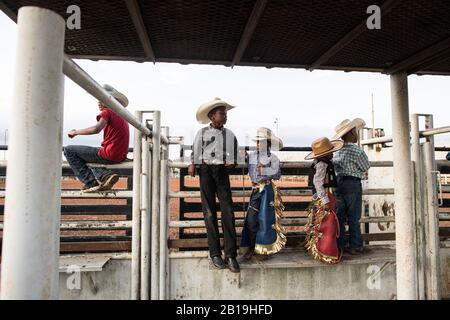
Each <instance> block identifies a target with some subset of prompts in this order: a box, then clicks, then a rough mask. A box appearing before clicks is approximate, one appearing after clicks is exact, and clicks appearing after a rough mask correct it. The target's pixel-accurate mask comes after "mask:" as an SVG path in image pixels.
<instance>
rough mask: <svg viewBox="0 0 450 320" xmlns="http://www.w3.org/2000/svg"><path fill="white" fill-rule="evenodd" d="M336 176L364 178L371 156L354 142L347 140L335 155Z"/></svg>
mask: <svg viewBox="0 0 450 320" xmlns="http://www.w3.org/2000/svg"><path fill="white" fill-rule="evenodd" d="M333 164H334V170H335V172H336V176H338V177H345V176H351V177H356V178H360V179H363V178H364V172H366V171H367V170H369V168H370V163H369V158H368V157H367V155H366V154H365V152H364V151H363V150H362V149H361V148H360V147H358V146H357V145H356V144H354V143H350V142H346V143H345V144H344V146H343V147H342V149H341V150H339V151H338V152H336V153H335V155H334V157H333Z"/></svg>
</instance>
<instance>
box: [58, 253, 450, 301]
mask: <svg viewBox="0 0 450 320" xmlns="http://www.w3.org/2000/svg"><path fill="white" fill-rule="evenodd" d="M372 265H376V266H378V267H380V269H381V272H380V277H379V280H380V288H379V289H378V288H376V287H373V288H372V289H369V287H368V286H367V281H368V277H369V276H370V269H369V270H368V267H369V264H367V263H364V264H340V265H336V266H323V267H299V268H292V267H291V268H259V269H258V268H252V269H243V270H242V272H241V274H240V276H239V275H235V274H232V273H231V272H229V271H227V270H211V269H210V267H209V262H208V259H206V258H175V259H171V267H170V269H171V292H170V297H171V299H198V300H199V299H395V298H396V282H395V281H396V279H395V265H394V264H393V263H389V262H388V263H386V264H384V263H382V262H377V263H374V264H372ZM383 265H384V268H383ZM130 268H131V261H130V260H129V259H118V260H110V261H108V262H107V263H106V264H105V266H104V267H103V270H102V271H97V272H81V274H80V289H72V290H69V289H68V285H67V283H68V282H69V287H70V286H72V287H73V286H74V284H75V285H76V283H75V281H74V276H75V274H67V273H65V272H61V273H60V298H61V299H75V300H78V299H129V298H130V291H131V287H130V279H131V271H130ZM368 271H369V273H368ZM441 271H442V287H443V298H446V299H450V248H443V249H441ZM70 277H71V278H70Z"/></svg>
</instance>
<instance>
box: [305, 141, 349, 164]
mask: <svg viewBox="0 0 450 320" xmlns="http://www.w3.org/2000/svg"><path fill="white" fill-rule="evenodd" d="M343 146H344V141H342V140H331V141H330V139H328V138H325V137H324V138H319V139H317V140H314V141H313V143H312V144H311V147H312V152H311V153H310V154H308V155H307V156H306V157H305V160H311V159H315V158H319V157H323V156H326V155H327V154H330V153H333V152H336V151H338V150H340V149H341V148H342V147H343Z"/></svg>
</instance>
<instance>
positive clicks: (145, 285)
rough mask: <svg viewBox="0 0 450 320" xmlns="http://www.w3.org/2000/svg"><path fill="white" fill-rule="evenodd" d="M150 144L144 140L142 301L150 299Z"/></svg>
mask: <svg viewBox="0 0 450 320" xmlns="http://www.w3.org/2000/svg"><path fill="white" fill-rule="evenodd" d="M150 163H151V155H150V142H149V138H148V137H146V138H144V139H143V140H142V175H141V184H142V189H141V190H142V195H141V197H142V201H141V230H142V234H141V248H142V253H141V299H142V300H148V299H149V298H150V250H151V229H150V226H151V213H150V208H151V201H152V199H150V181H151V180H150V174H151V173H150Z"/></svg>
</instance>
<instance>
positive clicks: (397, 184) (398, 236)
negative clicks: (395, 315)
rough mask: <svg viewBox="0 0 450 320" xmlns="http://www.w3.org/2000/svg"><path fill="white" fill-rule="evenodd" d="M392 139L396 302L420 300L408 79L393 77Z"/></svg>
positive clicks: (401, 75)
mask: <svg viewBox="0 0 450 320" xmlns="http://www.w3.org/2000/svg"><path fill="white" fill-rule="evenodd" d="M390 80H391V103H392V138H393V143H394V150H393V153H394V191H395V196H394V198H395V245H396V265H397V267H396V269H397V298H398V299H399V300H406V299H408V300H409V299H410V300H415V299H417V281H416V277H417V275H416V269H417V266H416V252H415V251H416V250H415V246H414V238H415V237H414V213H413V190H412V186H413V178H412V177H413V175H412V168H411V149H410V134H409V121H408V120H409V119H408V117H409V106H408V77H407V74H406V73H405V72H401V73H396V74H392V75H391V78H390Z"/></svg>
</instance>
